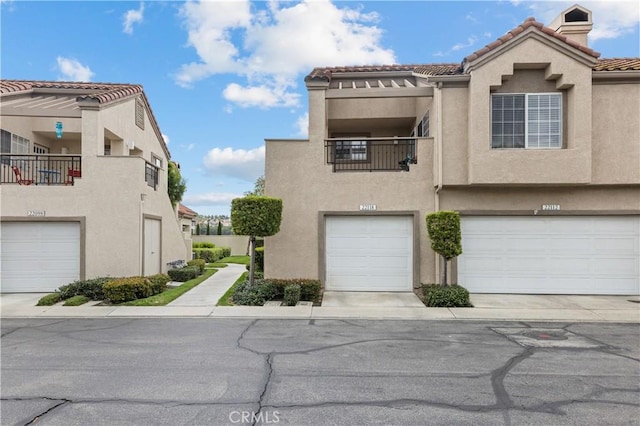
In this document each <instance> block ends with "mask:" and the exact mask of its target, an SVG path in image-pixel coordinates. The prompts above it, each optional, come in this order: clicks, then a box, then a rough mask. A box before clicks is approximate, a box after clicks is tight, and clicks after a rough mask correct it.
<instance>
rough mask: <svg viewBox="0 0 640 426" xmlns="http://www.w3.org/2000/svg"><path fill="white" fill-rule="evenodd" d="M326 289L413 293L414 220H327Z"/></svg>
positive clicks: (370, 217)
mask: <svg viewBox="0 0 640 426" xmlns="http://www.w3.org/2000/svg"><path fill="white" fill-rule="evenodd" d="M325 234H326V238H325V247H326V248H325V250H326V255H325V256H326V257H325V259H326V274H325V277H326V288H327V289H328V290H343V291H411V289H412V280H413V278H412V268H413V260H412V256H413V254H412V249H413V218H412V217H410V216H406V217H405V216H344V217H327V218H326V225H325Z"/></svg>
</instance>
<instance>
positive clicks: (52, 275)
mask: <svg viewBox="0 0 640 426" xmlns="http://www.w3.org/2000/svg"><path fill="white" fill-rule="evenodd" d="M0 232H1V234H0V241H1V245H2V247H1V250H2V253H1V261H2V264H1V265H0V268H2V272H1V277H2V283H1V284H0V291H1V292H3V293H28V292H34V293H44V292H51V291H53V290H55V289H57V288H58V287H60V286H61V285H65V284H69V283H70V282H72V281H74V280H77V279H79V278H80V224H79V223H77V222H29V223H28V222H3V223H2V224H1V228H0Z"/></svg>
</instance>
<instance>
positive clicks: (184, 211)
mask: <svg viewBox="0 0 640 426" xmlns="http://www.w3.org/2000/svg"><path fill="white" fill-rule="evenodd" d="M197 217H198V213H196V212H194V211H193V210H191V209H190V208H189V207H187V206H185V205H184V204H182V203H179V204H178V219H179V220H180V229H181V230H182V237H183V238H184V243H185V245H186V248H187V250H188V252H189V253H191V249H192V244H193V237H192V235H193V233H194V232H195V229H196V218H197Z"/></svg>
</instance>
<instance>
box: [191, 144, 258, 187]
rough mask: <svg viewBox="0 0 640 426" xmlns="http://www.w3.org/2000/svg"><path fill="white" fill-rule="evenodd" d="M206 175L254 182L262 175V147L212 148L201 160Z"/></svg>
mask: <svg viewBox="0 0 640 426" xmlns="http://www.w3.org/2000/svg"><path fill="white" fill-rule="evenodd" d="M203 163H204V167H205V169H206V171H207V173H208V174H211V175H224V176H231V177H234V178H237V179H241V180H245V181H248V182H255V180H256V179H257V178H258V176H262V175H263V174H264V145H263V146H261V147H259V148H254V149H249V150H246V149H234V148H229V147H227V148H213V149H211V150H209V152H207V154H206V155H205V157H204V160H203Z"/></svg>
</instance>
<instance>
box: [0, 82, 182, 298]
mask: <svg viewBox="0 0 640 426" xmlns="http://www.w3.org/2000/svg"><path fill="white" fill-rule="evenodd" d="M0 101H1V106H0V114H1V118H2V122H1V127H2V149H1V151H2V153H1V160H0V163H1V164H0V182H1V185H0V200H1V206H0V216H1V221H2V222H1V229H0V232H1V234H0V239H1V243H2V246H1V252H2V253H1V255H2V259H1V262H2V264H1V270H2V277H1V278H2V284H1V291H2V292H29V291H31V292H49V291H52V290H54V289H56V288H58V287H59V286H60V285H64V284H68V283H69V282H71V281H74V280H77V279H85V278H93V277H98V276H134V275H151V274H154V273H158V272H163V271H166V263H167V262H170V261H173V260H178V259H183V260H184V259H190V258H191V257H190V252H191V250H190V244H188V243H187V242H185V239H184V238H183V234H182V229H181V226H180V224H179V221H178V217H177V214H176V211H175V210H174V208H173V207H172V205H171V202H170V200H169V196H168V194H167V165H168V161H169V160H170V154H169V151H168V149H167V146H166V144H165V142H164V139H163V137H162V134H161V132H160V129H159V127H158V123H157V122H156V120H155V118H154V115H153V112H152V110H151V107H150V105H149V102H148V99H147V97H146V95H145V93H144V91H143V89H142V86H139V85H132V84H102V83H75V82H46V81H16V80H1V81H0ZM189 237H190V236H189Z"/></svg>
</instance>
